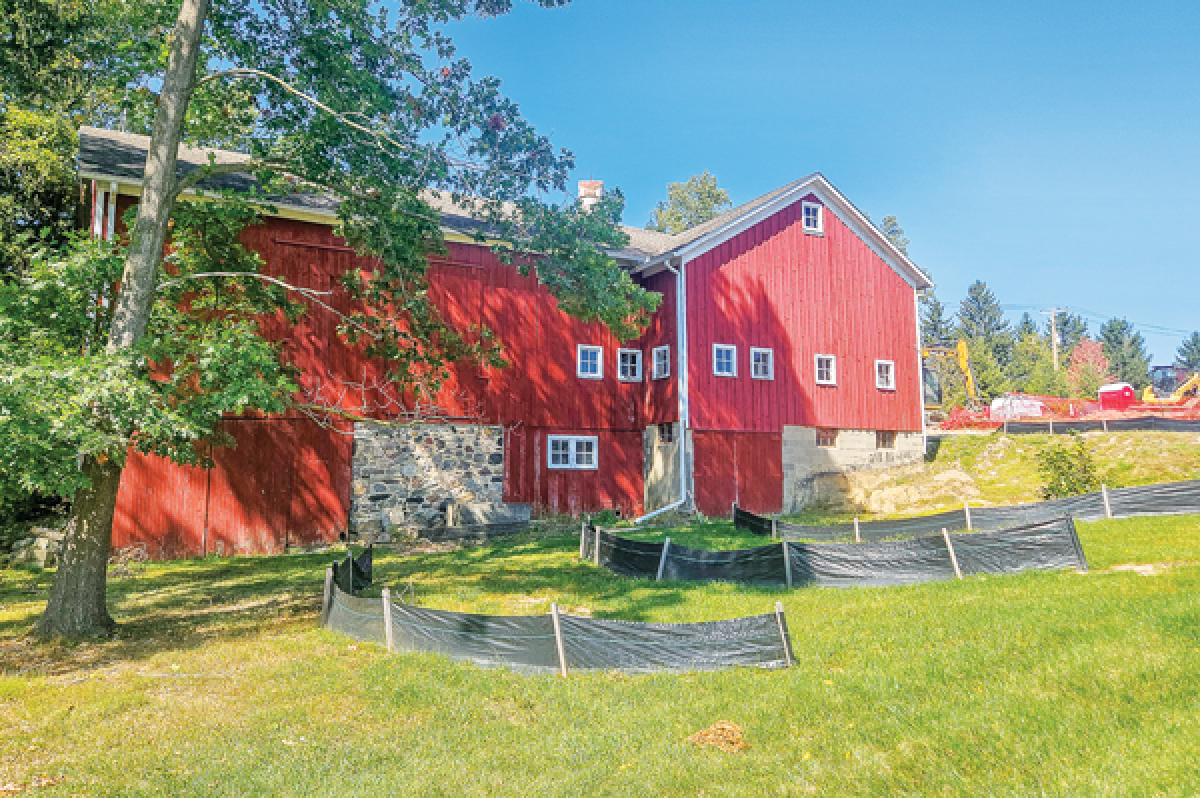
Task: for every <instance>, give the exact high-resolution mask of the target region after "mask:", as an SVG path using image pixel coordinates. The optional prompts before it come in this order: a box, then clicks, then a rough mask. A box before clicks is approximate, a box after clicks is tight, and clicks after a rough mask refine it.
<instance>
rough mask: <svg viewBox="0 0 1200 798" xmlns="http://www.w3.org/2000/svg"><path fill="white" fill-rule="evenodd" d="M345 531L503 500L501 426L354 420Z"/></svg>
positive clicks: (371, 529) (416, 522) (428, 519)
mask: <svg viewBox="0 0 1200 798" xmlns="http://www.w3.org/2000/svg"><path fill="white" fill-rule="evenodd" d="M352 468H353V483H352V494H351V499H350V531H351V533H352V534H357V535H370V534H375V533H378V532H380V531H386V530H388V529H390V528H392V527H402V526H407V527H430V526H438V525H442V524H444V523H445V522H446V507H447V506H449V505H456V504H464V503H498V502H501V501H502V500H503V498H504V430H503V429H502V428H501V427H495V426H483V425H478V424H418V425H415V426H412V427H404V426H393V425H390V424H377V423H372V422H357V423H355V425H354V457H353V464H352Z"/></svg>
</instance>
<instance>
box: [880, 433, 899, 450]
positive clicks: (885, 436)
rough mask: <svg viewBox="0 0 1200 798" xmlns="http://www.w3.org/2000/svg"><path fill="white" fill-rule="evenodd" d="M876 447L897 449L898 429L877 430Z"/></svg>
mask: <svg viewBox="0 0 1200 798" xmlns="http://www.w3.org/2000/svg"><path fill="white" fill-rule="evenodd" d="M875 448H876V449H895V448H896V431H895V430H891V429H879V430H875Z"/></svg>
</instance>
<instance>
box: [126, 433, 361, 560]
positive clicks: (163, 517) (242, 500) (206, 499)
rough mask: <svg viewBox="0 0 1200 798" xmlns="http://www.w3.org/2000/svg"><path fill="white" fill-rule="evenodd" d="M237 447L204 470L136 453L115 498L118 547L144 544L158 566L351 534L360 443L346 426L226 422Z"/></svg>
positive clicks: (223, 450) (218, 452)
mask: <svg viewBox="0 0 1200 798" xmlns="http://www.w3.org/2000/svg"><path fill="white" fill-rule="evenodd" d="M222 428H223V431H224V432H225V433H227V434H229V435H230V436H231V437H232V438H233V440H234V441H235V442H236V444H237V445H236V447H235V448H228V447H215V448H214V449H213V453H212V457H213V461H214V463H215V467H214V468H212V469H210V470H208V471H205V470H204V469H201V468H197V467H192V466H180V465H176V464H174V463H171V462H170V461H168V460H164V459H163V458H161V457H156V456H150V455H140V454H136V453H135V454H131V455H130V458H129V461H128V464H127V466H126V469H125V473H124V474H123V475H122V478H121V488H120V492H119V493H118V496H117V510H116V515H115V518H114V521H113V545H114V546H115V547H117V548H122V547H125V546H128V545H131V544H135V543H145V544H146V547H147V552H148V553H149V554H150V556H151V557H153V558H155V559H174V558H180V557H200V556H204V555H206V554H213V553H217V554H274V553H278V552H281V551H283V550H284V549H285V548H286V547H287V546H288V545H309V544H314V543H320V542H331V541H335V540H337V539H338V537H339V536H340V535H341V534H342V533H344V532H345V531H346V521H347V516H348V513H349V509H350V457H351V453H352V447H353V437H352V436H351V435H350V434H349V433H350V431H351V426H350V425H349V424H346V423H338V424H336V425H331V427H330V428H325V427H322V426H319V425H317V424H315V423H313V422H312V421H309V420H307V419H296V418H271V419H237V420H234V419H229V420H226V421H223V422H222Z"/></svg>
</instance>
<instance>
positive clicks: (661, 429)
mask: <svg viewBox="0 0 1200 798" xmlns="http://www.w3.org/2000/svg"><path fill="white" fill-rule="evenodd" d="M655 426H657V427H658V442H659V443H674V442H675V425H674V424H672V423H670V422H667V423H666V424H656V425H655Z"/></svg>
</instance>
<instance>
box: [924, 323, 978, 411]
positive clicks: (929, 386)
mask: <svg viewBox="0 0 1200 798" xmlns="http://www.w3.org/2000/svg"><path fill="white" fill-rule="evenodd" d="M934 359H941V360H949V361H952V362H956V363H957V364H958V368H959V370H960V371H961V372H962V375H963V379H964V381H965V383H966V391H967V404H968V406H969V408H970V409H972V410H977V409H979V408H980V407H982V406H983V400H982V399H981V398H980V396H979V386H978V384H977V383H976V382H975V371H974V370H973V369H972V368H971V353H970V351H969V350H968V349H967V342H966V340H965V339H963V338H959V339H958V344H957V345H955V346H952V347H951V346H925V347H922V348H921V360H922V363H923V364H924V368H923V369H922V370H923V372H924V373H923V374H922V378H923V381H924V387H925V411H926V412H927V413H931V414H932V413H940V412H942V384H941V379H940V377H939V375H938V372H937V370H935V369H932V368H930V367H929V365H928V363H929V362H930V361H932V360H934Z"/></svg>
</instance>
